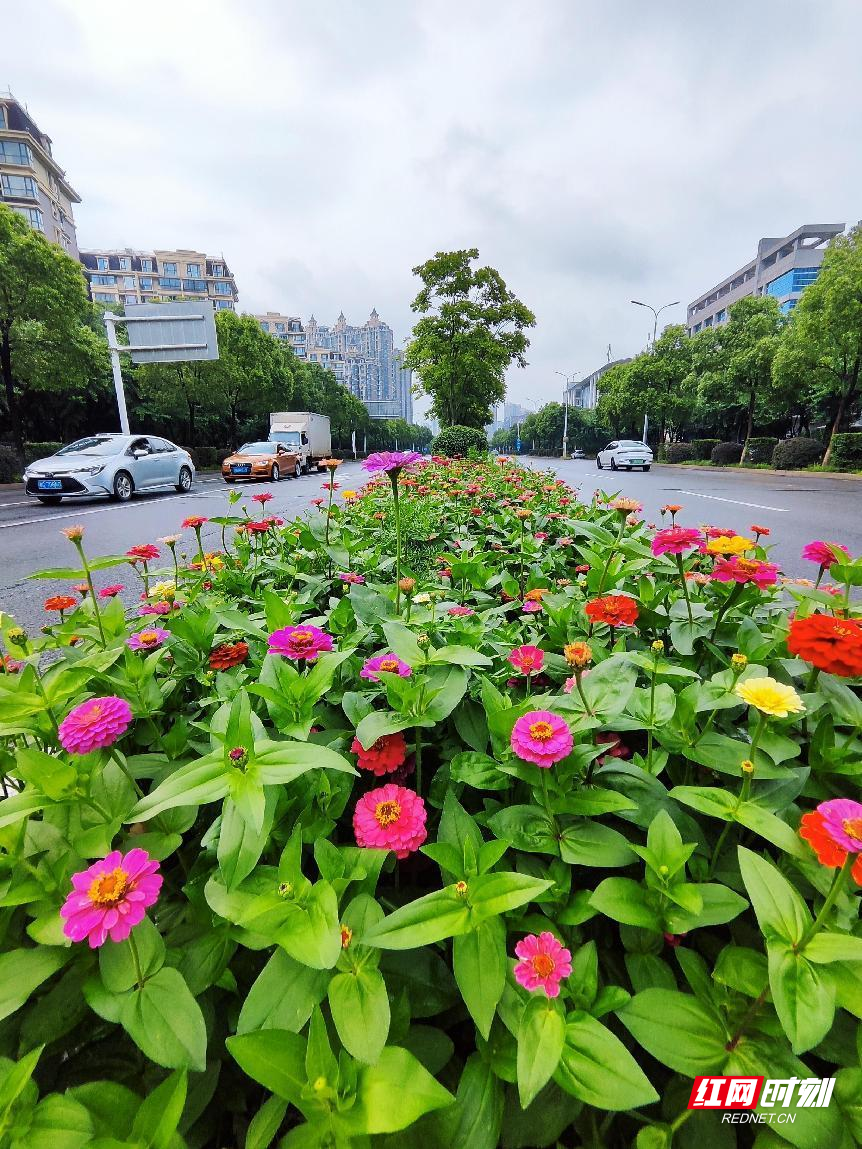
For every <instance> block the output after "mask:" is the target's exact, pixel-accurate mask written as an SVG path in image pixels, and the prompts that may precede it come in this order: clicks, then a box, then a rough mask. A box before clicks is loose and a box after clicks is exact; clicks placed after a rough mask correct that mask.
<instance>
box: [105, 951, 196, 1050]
mask: <svg viewBox="0 0 862 1149" xmlns="http://www.w3.org/2000/svg"><path fill="white" fill-rule="evenodd" d="M119 1020H120V1024H121V1025H122V1026H123V1028H124V1029H125V1030H126V1032H127V1033H128V1035H129V1037H131V1039H132V1040H133V1041H134V1042H135V1044H136V1045H137V1046H138V1048H139V1049H140V1050H141V1052H142V1053H143V1054H144V1055H145V1056H146V1057H148V1058H149V1059H150V1061H154V1062H155V1063H156V1065H164V1066H165V1068H167V1069H195V1070H198V1071H199V1072H202V1071H203V1070H204V1069H205V1068H206V1048H207V1032H206V1026H205V1024H204V1016H203V1014H202V1013H201V1007H200V1006H199V1005H198V1003H197V1002H196V1001H195V999H194V998H193V997H192V995H191V993H190V991H189V987H188V986H187V985H186V983H185V981H184V980H183V977H182V974H180V973H179V972H178V971H177V970H175V969H171V968H169V967H167V966H164V967H163V968H162V969H160V970H159V972H158V973H157V974H156V975H155V976H154V977H151V978H149V979H148V980H147V981H146V982H145V983H144V986H143V988H142V989H136V990H133V991H132V992H131V993H129V994H128V995H127V996H126V997H125V998H124V1000H123V1003H122V1007H121V1010H120V1018H119Z"/></svg>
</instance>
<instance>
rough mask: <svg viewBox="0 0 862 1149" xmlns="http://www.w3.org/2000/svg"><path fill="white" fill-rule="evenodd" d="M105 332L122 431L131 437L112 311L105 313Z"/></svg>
mask: <svg viewBox="0 0 862 1149" xmlns="http://www.w3.org/2000/svg"><path fill="white" fill-rule="evenodd" d="M104 318H105V332H106V334H107V336H108V349H109V351H110V353H111V370H112V371H113V373H114V390H115V391H116V392H117V407H118V409H119V412H120V430H121V431H122V433H123V434H124V435H130V434H131V431H130V429H129V413H128V411H127V410H126V392H125V390H124V388H123V372H122V368H121V367H120V345H119V344H118V343H117V327H116V323H117V316H115V315H114V313H113V312H112V311H106V312H105V316H104Z"/></svg>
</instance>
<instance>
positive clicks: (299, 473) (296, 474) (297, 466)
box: [293, 459, 302, 479]
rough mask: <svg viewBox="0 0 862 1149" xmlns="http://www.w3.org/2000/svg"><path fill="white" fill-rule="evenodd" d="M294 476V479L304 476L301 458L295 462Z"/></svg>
mask: <svg viewBox="0 0 862 1149" xmlns="http://www.w3.org/2000/svg"><path fill="white" fill-rule="evenodd" d="M293 477H294V479H301V478H302V463H300V461H299V459H297V460H296V462H295V463H294V464H293Z"/></svg>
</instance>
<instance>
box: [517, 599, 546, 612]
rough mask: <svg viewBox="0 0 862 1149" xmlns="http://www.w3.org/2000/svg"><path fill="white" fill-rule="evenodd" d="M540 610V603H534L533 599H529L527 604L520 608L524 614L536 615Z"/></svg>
mask: <svg viewBox="0 0 862 1149" xmlns="http://www.w3.org/2000/svg"><path fill="white" fill-rule="evenodd" d="M541 609H542V604H541V603H540V602H536V600H535V599H531V600H530V601H529V602H525V603H524V605H523V606H522V607H521V610H522V611H523V612H524V614H537V613H538V612H539V611H540V610H541Z"/></svg>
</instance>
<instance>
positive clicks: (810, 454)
mask: <svg viewBox="0 0 862 1149" xmlns="http://www.w3.org/2000/svg"><path fill="white" fill-rule="evenodd" d="M822 458H823V444H822V443H821V442H820V441H819V440H818V439H806V438H805V437H804V436H803V435H800V436H799V437H798V438H796V439H785V440H784V441H783V442H781V443H779V444H778V446H777V447H776V448H775V450H774V451H773V452H772V465H773V467H775V468H776V469H777V470H779V471H798V470H799V469H800V468H802V467H810V466H812V465H813V464H815V463H819V462H820V460H821V459H822Z"/></svg>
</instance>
